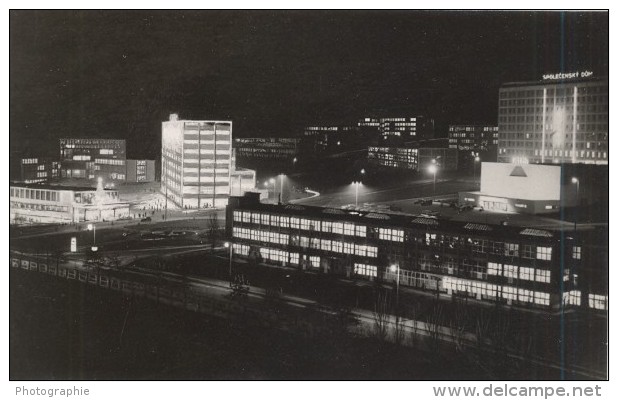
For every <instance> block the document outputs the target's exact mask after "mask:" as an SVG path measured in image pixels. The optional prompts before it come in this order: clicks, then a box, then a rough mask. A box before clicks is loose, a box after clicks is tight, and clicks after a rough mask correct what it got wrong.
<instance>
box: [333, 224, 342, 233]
mask: <svg viewBox="0 0 618 400" xmlns="http://www.w3.org/2000/svg"><path fill="white" fill-rule="evenodd" d="M332 229H333V231H332V232H333V233H338V234H343V223H341V222H333V228H332Z"/></svg>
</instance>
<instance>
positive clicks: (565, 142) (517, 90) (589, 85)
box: [498, 71, 609, 164]
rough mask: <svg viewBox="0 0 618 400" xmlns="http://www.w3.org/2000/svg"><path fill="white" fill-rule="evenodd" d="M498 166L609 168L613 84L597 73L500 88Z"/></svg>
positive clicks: (549, 77) (552, 76) (555, 76)
mask: <svg viewBox="0 0 618 400" xmlns="http://www.w3.org/2000/svg"><path fill="white" fill-rule="evenodd" d="M499 102H500V103H499V109H498V126H499V140H498V161H499V162H509V163H510V162H515V163H520V164H526V163H586V164H607V163H608V160H609V154H608V152H609V148H608V132H609V130H608V123H609V84H608V80H607V79H603V78H601V79H596V78H595V77H594V74H593V73H592V72H588V71H586V72H575V73H569V74H547V75H544V77H543V80H542V81H540V82H515V83H506V84H504V85H503V86H502V87H501V88H500V95H499Z"/></svg>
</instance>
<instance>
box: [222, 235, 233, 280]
mask: <svg viewBox="0 0 618 400" xmlns="http://www.w3.org/2000/svg"><path fill="white" fill-rule="evenodd" d="M223 245H224V246H225V248H229V249H230V271H229V274H230V283H231V282H232V255H233V252H234V246H232V244H231V243H230V242H225V243H224V244H223Z"/></svg>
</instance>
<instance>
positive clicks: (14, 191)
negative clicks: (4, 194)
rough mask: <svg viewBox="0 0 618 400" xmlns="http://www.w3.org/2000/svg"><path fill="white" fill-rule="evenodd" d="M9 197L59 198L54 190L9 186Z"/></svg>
mask: <svg viewBox="0 0 618 400" xmlns="http://www.w3.org/2000/svg"><path fill="white" fill-rule="evenodd" d="M11 197H18V198H21V199H34V200H47V201H58V200H59V198H60V196H58V192H55V191H50V190H40V189H23V188H11Z"/></svg>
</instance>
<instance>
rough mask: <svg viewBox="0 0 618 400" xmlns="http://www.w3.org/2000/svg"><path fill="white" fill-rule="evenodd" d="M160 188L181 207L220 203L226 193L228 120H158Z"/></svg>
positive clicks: (223, 202)
mask: <svg viewBox="0 0 618 400" xmlns="http://www.w3.org/2000/svg"><path fill="white" fill-rule="evenodd" d="M161 143H162V149H161V192H162V193H163V195H165V196H167V198H168V200H170V201H172V202H173V203H175V204H176V205H177V206H179V207H181V208H205V207H213V206H214V207H223V206H225V205H226V204H227V199H228V197H229V194H230V172H231V170H232V162H231V159H232V122H231V121H189V120H179V119H178V115H177V114H172V115H170V120H169V121H164V122H163V123H162V138H161Z"/></svg>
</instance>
